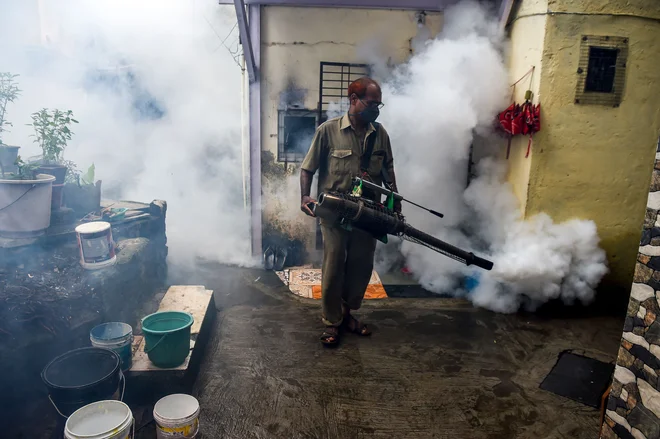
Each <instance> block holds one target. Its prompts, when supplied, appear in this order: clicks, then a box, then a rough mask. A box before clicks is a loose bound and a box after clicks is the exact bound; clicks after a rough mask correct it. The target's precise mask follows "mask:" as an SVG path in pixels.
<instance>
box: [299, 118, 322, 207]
mask: <svg viewBox="0 0 660 439" xmlns="http://www.w3.org/2000/svg"><path fill="white" fill-rule="evenodd" d="M322 129H323V126H320V127H318V128H317V129H316V133H314V138H313V139H312V144H311V146H310V147H309V151H307V155H306V156H305V160H303V162H302V165H301V166H300V210H302V211H303V212H305V213H306V214H307V215H309V216H315V215H314V212H312V210H311V209H310V208H309V206H308V204H310V203H316V200H314V199H313V198H312V197H310V193H311V191H312V180H313V178H314V173H315V172H316V170H317V169H318V168H319V166H320V164H321V154H322V152H323V139H324V137H325V136H324V133H323V131H322Z"/></svg>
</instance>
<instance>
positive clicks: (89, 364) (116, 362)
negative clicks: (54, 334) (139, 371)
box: [41, 347, 126, 418]
mask: <svg viewBox="0 0 660 439" xmlns="http://www.w3.org/2000/svg"><path fill="white" fill-rule="evenodd" d="M120 364H121V361H120V358H119V355H117V353H116V352H114V351H111V350H109V349H103V348H97V347H88V348H80V349H75V350H73V351H69V352H66V353H64V354H62V355H60V356H59V357H56V358H55V359H53V360H52V361H51V362H50V363H48V365H47V366H46V367H45V368H44V370H43V371H42V372H41V379H42V381H43V382H44V384H45V385H46V387H47V388H48V398H49V399H50V402H51V403H52V404H53V406H54V407H55V410H57V412H58V413H59V414H60V415H61V416H63V417H65V418H66V417H67V416H69V415H70V414H71V413H73V412H75V411H76V410H78V409H79V408H81V407H83V406H85V405H87V404H90V403H92V402H96V401H103V400H108V399H116V396H117V393H118V391H119V390H120V384H121V392H120V393H119V395H118V396H119V399H120V400H122V399H124V388H125V385H126V382H125V381H124V375H123V374H122V372H121V369H120Z"/></svg>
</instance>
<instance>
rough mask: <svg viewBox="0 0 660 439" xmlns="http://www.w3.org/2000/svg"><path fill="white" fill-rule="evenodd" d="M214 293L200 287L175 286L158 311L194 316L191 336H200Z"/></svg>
mask: <svg viewBox="0 0 660 439" xmlns="http://www.w3.org/2000/svg"><path fill="white" fill-rule="evenodd" d="M212 297H213V291H212V290H207V289H206V287H203V286H200V285H173V286H171V287H170V288H169V289H168V290H167V293H165V296H164V297H163V300H162V301H161V302H160V306H159V307H158V311H184V312H189V313H190V314H192V316H193V319H195V321H194V322H193V325H192V328H191V329H190V332H191V334H199V329H200V328H201V327H202V321H203V320H204V316H205V315H206V310H207V308H208V306H209V302H210V301H211V298H212Z"/></svg>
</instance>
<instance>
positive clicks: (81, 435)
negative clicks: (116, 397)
mask: <svg viewBox="0 0 660 439" xmlns="http://www.w3.org/2000/svg"><path fill="white" fill-rule="evenodd" d="M134 430H135V422H134V419H133V413H132V412H131V409H130V408H128V406H127V405H126V404H124V403H123V402H121V401H98V402H93V403H91V404H89V405H86V406H84V407H82V408H80V409H78V410H76V411H75V412H73V414H72V415H71V416H69V419H67V421H66V424H65V426H64V437H65V438H66V439H135V434H134Z"/></svg>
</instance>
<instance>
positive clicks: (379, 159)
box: [367, 151, 385, 177]
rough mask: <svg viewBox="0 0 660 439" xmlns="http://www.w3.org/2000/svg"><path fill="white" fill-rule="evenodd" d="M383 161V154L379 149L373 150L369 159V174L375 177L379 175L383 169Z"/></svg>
mask: <svg viewBox="0 0 660 439" xmlns="http://www.w3.org/2000/svg"><path fill="white" fill-rule="evenodd" d="M384 161H385V155H384V154H383V153H380V151H374V153H373V154H372V155H371V160H369V169H367V172H369V175H371V176H372V177H377V176H379V175H380V172H381V170H382V169H383V162H384Z"/></svg>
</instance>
